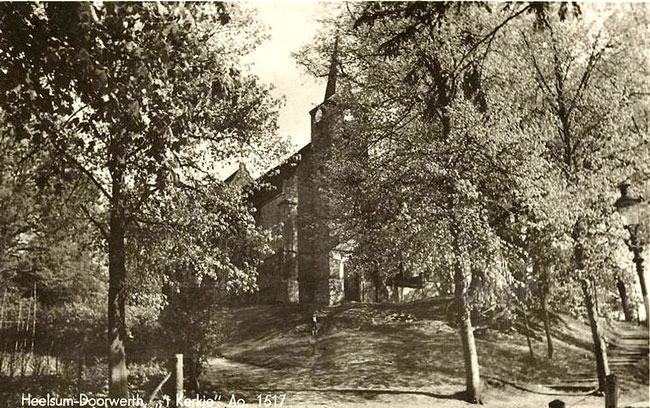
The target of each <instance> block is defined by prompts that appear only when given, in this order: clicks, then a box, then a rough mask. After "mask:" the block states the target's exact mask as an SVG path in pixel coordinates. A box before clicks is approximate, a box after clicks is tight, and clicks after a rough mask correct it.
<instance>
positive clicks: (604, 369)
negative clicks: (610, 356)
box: [572, 221, 609, 390]
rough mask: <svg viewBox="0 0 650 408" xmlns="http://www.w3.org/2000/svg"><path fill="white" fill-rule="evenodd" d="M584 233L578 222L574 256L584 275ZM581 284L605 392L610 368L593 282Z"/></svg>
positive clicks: (600, 385)
mask: <svg viewBox="0 0 650 408" xmlns="http://www.w3.org/2000/svg"><path fill="white" fill-rule="evenodd" d="M582 231H583V229H582V224H581V223H580V221H578V222H576V224H575V226H574V229H573V234H572V237H573V242H574V247H573V254H574V260H575V265H576V270H577V271H578V272H580V273H584V270H585V259H584V248H583V246H582V243H581V241H580V238H581V234H582ZM580 283H581V286H582V293H583V295H584V297H585V306H586V308H587V316H588V318H589V326H590V327H591V336H592V339H593V342H594V355H595V357H596V372H597V374H598V387H599V388H600V389H601V390H604V387H605V377H606V376H607V375H608V374H609V367H608V366H607V349H606V347H605V342H604V341H603V339H602V337H601V336H600V331H599V329H598V315H597V312H596V307H595V305H594V298H593V296H592V292H591V282H590V280H588V279H586V278H583V279H582V281H581V282H580Z"/></svg>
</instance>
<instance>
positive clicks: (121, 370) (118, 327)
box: [108, 141, 129, 398]
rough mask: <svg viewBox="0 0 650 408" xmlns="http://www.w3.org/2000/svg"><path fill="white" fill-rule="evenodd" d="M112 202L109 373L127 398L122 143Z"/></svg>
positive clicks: (117, 393)
mask: <svg viewBox="0 0 650 408" xmlns="http://www.w3.org/2000/svg"><path fill="white" fill-rule="evenodd" d="M109 167H110V169H111V176H112V179H113V180H112V182H113V184H112V191H111V194H112V197H111V198H112V201H111V208H110V219H109V234H108V235H109V237H108V259H109V261H108V262H109V263H108V275H109V278H108V280H109V285H108V348H109V352H108V355H109V357H108V370H109V395H110V396H111V397H115V398H126V397H128V393H129V389H128V371H127V368H126V352H125V348H124V347H125V346H124V341H125V339H126V316H125V314H124V309H125V303H126V285H125V283H126V253H125V213H124V206H123V205H124V200H123V197H122V194H123V191H122V188H123V186H124V154H123V149H122V146H120V143H119V141H114V146H113V148H112V163H109Z"/></svg>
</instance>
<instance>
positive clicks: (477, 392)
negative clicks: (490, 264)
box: [454, 261, 482, 404]
mask: <svg viewBox="0 0 650 408" xmlns="http://www.w3.org/2000/svg"><path fill="white" fill-rule="evenodd" d="M454 285H455V299H456V310H457V312H458V323H459V328H460V340H461V343H462V345H463V359H464V362H465V387H466V390H465V395H466V399H467V401H468V402H472V403H478V404H481V403H482V402H481V378H480V375H479V365H478V355H477V354H476V343H475V341H474V329H473V328H472V321H471V318H470V308H469V305H468V304H467V279H466V277H465V274H464V273H463V267H462V265H461V264H460V262H458V261H457V262H456V270H455V273H454Z"/></svg>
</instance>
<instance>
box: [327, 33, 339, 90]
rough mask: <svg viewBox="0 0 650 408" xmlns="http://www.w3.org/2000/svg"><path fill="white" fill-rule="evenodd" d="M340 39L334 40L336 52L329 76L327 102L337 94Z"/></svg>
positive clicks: (331, 62)
mask: <svg viewBox="0 0 650 408" xmlns="http://www.w3.org/2000/svg"><path fill="white" fill-rule="evenodd" d="M338 59H339V37H338V36H337V37H336V39H335V40H334V51H333V52H332V59H331V60H330V71H329V73H328V74H327V87H326V88H325V100H327V99H328V98H329V97H330V96H332V95H334V94H335V93H336V76H337V74H338V65H339V61H338Z"/></svg>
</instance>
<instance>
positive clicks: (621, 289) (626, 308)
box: [616, 276, 632, 322]
mask: <svg viewBox="0 0 650 408" xmlns="http://www.w3.org/2000/svg"><path fill="white" fill-rule="evenodd" d="M616 287H617V288H618V294H619V295H620V296H621V306H622V307H623V315H624V316H625V321H626V322H631V321H632V312H631V311H630V301H629V299H628V297H627V289H626V288H625V282H623V280H622V279H621V278H620V277H619V276H617V277H616Z"/></svg>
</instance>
